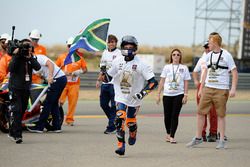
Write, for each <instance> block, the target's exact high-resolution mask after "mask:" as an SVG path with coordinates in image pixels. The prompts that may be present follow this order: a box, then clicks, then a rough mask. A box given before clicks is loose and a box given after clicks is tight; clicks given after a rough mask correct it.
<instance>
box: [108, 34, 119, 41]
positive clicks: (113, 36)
mask: <svg viewBox="0 0 250 167" xmlns="http://www.w3.org/2000/svg"><path fill="white" fill-rule="evenodd" d="M111 41H115V42H116V43H117V42H118V39H117V38H116V36H115V35H112V34H110V35H109V36H108V42H111Z"/></svg>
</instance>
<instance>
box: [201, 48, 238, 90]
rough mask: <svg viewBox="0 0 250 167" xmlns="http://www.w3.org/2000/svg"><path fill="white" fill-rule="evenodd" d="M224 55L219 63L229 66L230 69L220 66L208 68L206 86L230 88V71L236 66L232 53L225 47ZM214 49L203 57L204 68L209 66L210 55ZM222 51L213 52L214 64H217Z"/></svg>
mask: <svg viewBox="0 0 250 167" xmlns="http://www.w3.org/2000/svg"><path fill="white" fill-rule="evenodd" d="M221 50H222V51H223V52H222V55H221V58H220V60H219V65H220V66H223V67H228V69H221V68H218V69H216V70H213V69H212V68H208V72H207V76H206V81H205V86H207V87H210V88H216V89H229V71H231V70H233V69H234V68H236V65H235V63H234V60H233V57H232V55H231V54H230V53H229V52H228V51H227V50H225V49H221ZM212 53H213V51H211V52H209V53H208V54H206V55H205V56H204V57H203V58H202V60H201V61H202V65H204V68H207V66H208V65H210V57H211V54H212ZM219 55H220V53H213V54H212V64H216V62H217V60H218V58H219Z"/></svg>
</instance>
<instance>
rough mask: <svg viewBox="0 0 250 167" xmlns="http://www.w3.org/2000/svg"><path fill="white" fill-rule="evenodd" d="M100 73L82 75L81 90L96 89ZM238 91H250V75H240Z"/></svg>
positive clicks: (158, 75)
mask: <svg viewBox="0 0 250 167" xmlns="http://www.w3.org/2000/svg"><path fill="white" fill-rule="evenodd" d="M97 76H98V72H87V73H86V74H84V75H81V89H95V84H96V79H97ZM156 79H157V80H158V81H159V80H160V74H156ZM189 88H190V89H192V88H195V86H194V82H193V80H191V81H190V82H189ZM237 89H243V90H246V89H250V73H239V80H238V86H237Z"/></svg>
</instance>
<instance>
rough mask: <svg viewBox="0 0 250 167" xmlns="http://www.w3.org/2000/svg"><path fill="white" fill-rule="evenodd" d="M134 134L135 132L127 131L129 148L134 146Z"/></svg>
mask: <svg viewBox="0 0 250 167" xmlns="http://www.w3.org/2000/svg"><path fill="white" fill-rule="evenodd" d="M136 132H137V131H134V132H130V131H129V137H128V144H129V145H131V146H132V145H134V144H135V142H136Z"/></svg>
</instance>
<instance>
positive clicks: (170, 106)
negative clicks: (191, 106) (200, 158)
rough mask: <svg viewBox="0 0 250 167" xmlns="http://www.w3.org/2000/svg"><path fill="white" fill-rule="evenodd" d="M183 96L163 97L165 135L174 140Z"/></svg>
mask: <svg viewBox="0 0 250 167" xmlns="http://www.w3.org/2000/svg"><path fill="white" fill-rule="evenodd" d="M183 97H184V95H183V94H181V95H177V96H163V109H164V123H165V128H166V132H167V134H170V137H173V138H174V135H175V132H176V130H177V127H178V122H179V114H180V111H181V107H182V99H183Z"/></svg>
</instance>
